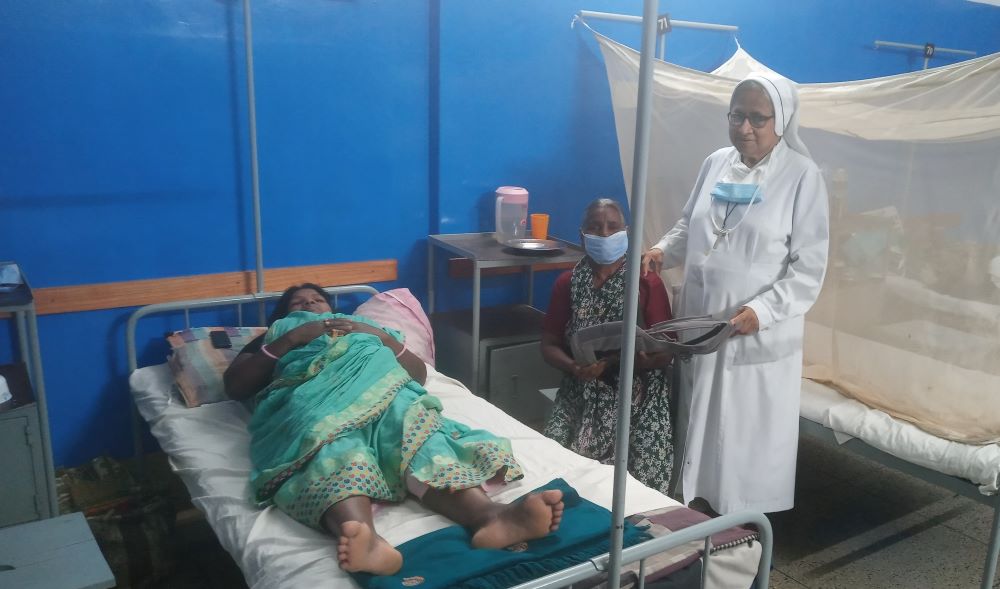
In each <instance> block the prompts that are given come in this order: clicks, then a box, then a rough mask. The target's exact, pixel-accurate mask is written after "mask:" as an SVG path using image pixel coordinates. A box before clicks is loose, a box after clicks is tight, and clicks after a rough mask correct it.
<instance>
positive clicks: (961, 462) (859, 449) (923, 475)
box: [799, 379, 1000, 589]
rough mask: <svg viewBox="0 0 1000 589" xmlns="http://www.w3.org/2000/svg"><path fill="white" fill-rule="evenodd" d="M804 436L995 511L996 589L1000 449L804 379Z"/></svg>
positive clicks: (991, 549) (985, 584)
mask: <svg viewBox="0 0 1000 589" xmlns="http://www.w3.org/2000/svg"><path fill="white" fill-rule="evenodd" d="M800 415H801V417H800V419H799V431H800V433H801V434H803V435H807V436H810V437H812V438H814V439H817V440H820V441H823V442H826V443H828V444H833V445H838V446H839V447H841V448H845V449H848V450H851V451H854V452H856V453H858V454H860V455H862V456H864V457H866V458H869V459H871V460H874V461H876V462H879V463H881V464H884V465H886V466H888V467H889V468H892V469H895V470H899V471H901V472H905V473H907V474H910V475H913V476H915V477H917V478H920V479H923V480H925V481H927V482H929V483H933V484H936V485H939V486H941V487H943V488H945V489H948V490H950V491H953V492H955V493H958V494H960V495H963V496H965V497H969V498H971V499H973V500H975V501H978V502H980V503H983V504H985V505H988V506H990V507H992V508H993V527H992V531H991V533H990V539H989V543H988V545H987V551H986V563H985V566H984V569H983V577H982V583H981V585H980V587H981V589H990V588H991V587H993V579H994V576H995V574H996V567H997V555H998V553H1000V493H998V492H997V486H998V482H1000V445H997V444H991V445H986V446H972V445H969V444H961V443H958V442H952V441H949V440H945V439H942V438H939V437H937V436H934V435H931V434H929V433H926V432H925V431H923V430H921V429H919V428H917V427H916V426H913V425H911V424H909V423H906V422H904V421H902V420H899V419H895V418H893V417H891V416H889V415H887V414H886V413H884V412H882V411H879V410H877V409H872V408H870V407H867V406H866V405H864V404H862V403H860V402H858V401H855V400H853V399H849V398H847V397H845V396H844V395H842V394H840V393H839V392H837V391H836V390H834V389H833V388H831V387H828V386H825V385H823V384H820V383H817V382H814V381H811V380H808V379H803V380H802V404H801V409H800Z"/></svg>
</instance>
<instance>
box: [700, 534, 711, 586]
mask: <svg viewBox="0 0 1000 589" xmlns="http://www.w3.org/2000/svg"><path fill="white" fill-rule="evenodd" d="M703 550H704V552H703V554H702V557H701V586H702V587H708V567H709V565H710V564H711V558H712V537H711V536H706V537H705V545H704V547H703Z"/></svg>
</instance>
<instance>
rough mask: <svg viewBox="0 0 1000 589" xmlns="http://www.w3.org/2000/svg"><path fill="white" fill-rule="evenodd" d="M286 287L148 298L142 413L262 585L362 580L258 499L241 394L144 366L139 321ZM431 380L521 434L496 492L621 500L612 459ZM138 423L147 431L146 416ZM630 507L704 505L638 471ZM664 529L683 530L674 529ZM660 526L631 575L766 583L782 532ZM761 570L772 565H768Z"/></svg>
mask: <svg viewBox="0 0 1000 589" xmlns="http://www.w3.org/2000/svg"><path fill="white" fill-rule="evenodd" d="M327 291H328V292H329V293H330V294H331V295H332V296H333V297H339V296H344V295H351V296H358V295H359V293H360V294H361V295H362V296H367V295H373V294H375V293H377V291H376V290H375V289H374V288H372V287H370V286H363V285H359V286H347V287H333V288H328V289H327ZM278 296H280V293H265V294H256V295H245V296H236V297H225V298H219V299H202V300H193V301H182V302H177V303H165V304H156V305H148V306H146V307H142V308H140V309H138V310H136V311H135V312H134V313H133V314H132V315H131V316H130V318H129V320H128V325H127V328H126V344H127V352H128V361H129V370H130V376H129V385H130V389H131V393H132V398H133V400H134V405H135V409H136V411H137V413H138V414H139V415H141V417H142V418H143V419H144V420H145V421H146V422H147V423H148V424H149V427H150V430H151V432H152V434H153V436H154V437H155V438H156V439H157V441H158V442H159V444H160V447H161V448H162V449H163V451H164V452H165V453H166V454H167V455H168V457H169V463H170V465H171V467H172V469H173V470H174V472H176V473H177V474H178V476H179V477H180V478H181V480H182V481H183V482H184V484H185V485H186V487H187V489H188V491H189V492H190V495H191V498H192V502H193V504H194V505H195V506H196V507H197V508H198V509H199V510H200V511H201V512H202V513H203V514H204V515H205V518H206V520H207V521H208V523H209V525H210V526H211V527H212V529H213V530H214V532H215V534H216V535H217V536H218V539H219V542H220V543H221V545H222V546H223V547H224V548H225V549H226V550H227V551H228V552H229V553H230V554H231V555H232V557H233V559H234V560H235V562H236V563H237V564H238V566H239V567H240V568H241V570H242V572H243V574H244V577H245V578H246V581H247V584H248V585H249V586H250V587H251V588H253V589H268V588H277V587H316V586H354V582H353V580H351V578H350V577H349V576H348V575H347V574H346V573H344V572H343V571H341V570H340V569H339V567H338V566H337V559H336V550H335V543H334V542H333V540H332V538H331V537H330V536H328V535H325V534H322V533H320V532H318V531H315V530H312V529H308V528H306V527H305V526H302V525H301V524H299V523H297V522H295V521H293V520H292V519H291V518H289V517H287V516H286V515H285V514H284V513H282V512H280V511H278V510H277V509H275V508H273V507H268V508H265V509H257V508H255V507H253V506H252V505H251V503H250V501H249V500H248V496H249V485H248V477H249V473H250V468H251V464H250V458H249V434H248V432H247V429H246V426H247V423H248V421H249V418H250V411H249V410H248V409H247V407H246V406H245V405H243V404H242V403H239V402H236V401H222V402H218V403H213V404H206V405H202V406H199V407H194V408H189V407H188V406H186V405H185V403H184V402H183V400H182V399H181V398H180V396H179V394H178V391H177V388H176V386H175V382H174V377H173V374H172V372H171V369H170V367H169V366H168V365H167V364H166V363H162V362H159V363H153V364H151V365H145V366H142V367H140V366H139V361H138V355H139V354H138V351H137V347H136V345H137V342H136V331H137V325H138V323H139V320H140V319H143V318H146V317H148V316H150V315H161V314H171V317H172V319H170V320H173V321H177V320H178V319H177V316H178V315H179V314H180V313H183V316H184V318H185V323H188V322H189V321H190V317H191V314H192V313H194V312H201V311H204V310H216V311H218V310H219V309H220V308H235V309H236V310H237V313H236V316H237V322H238V323H240V324H242V323H243V321H242V317H243V312H242V309H243V306H244V305H251V306H256V305H262V304H263V303H264V302H266V301H268V300H273V299H275V298H277V297H278ZM161 319H163V318H162V317H161ZM186 326H187V325H186ZM145 331H146V332H148V331H149V329H148V328H147V329H146V330H145ZM157 344H160V342H145V343H144V347H143V355H144V356H145V357H147V358H151V357H154V356H156V354H153V353H151V352H150V348H151V347H155V346H156V345H157ZM160 345H162V344H160ZM164 351H165V349H164ZM426 388H427V389H428V391H429V392H430V393H431V394H433V395H435V396H437V397H439V398H440V399H441V400H442V402H443V404H444V407H445V410H444V414H445V415H446V416H448V417H450V418H453V419H456V420H458V421H461V422H464V423H467V424H468V425H470V426H472V427H481V428H484V429H489V430H490V431H492V432H493V433H495V434H497V435H500V436H504V437H507V438H509V439H510V440H511V444H512V447H513V449H514V453H515V455H516V457H517V459H518V460H519V461H520V462H521V464H522V466H523V467H524V471H525V473H526V474H525V477H524V478H523V479H522V480H520V481H516V482H514V483H511V484H509V485H507V486H505V487H502V488H501V489H498V490H496V491H491V496H492V497H493V499H495V500H497V501H499V502H503V503H506V502H510V501H513V500H514V499H516V498H517V497H519V496H521V495H523V494H525V493H527V492H528V491H530V490H532V489H534V488H537V487H539V486H541V485H543V484H545V483H547V482H549V481H550V480H552V479H555V478H562V479H564V480H565V481H567V482H568V483H569V484H570V485H571V486H573V487H574V488H575V489H576V490H577V491H578V492H579V493H580V495H581V497H583V498H584V499H588V500H590V501H592V502H594V503H596V504H598V505H601V506H603V507H605V508H609V509H610V506H611V503H612V495H613V476H614V469H613V467H611V466H608V465H603V464H600V463H598V462H596V461H593V460H590V459H587V458H583V457H581V456H579V455H576V454H574V453H572V452H570V451H569V450H566V449H565V448H563V447H562V446H560V445H559V444H557V443H555V442H554V441H552V440H549V439H547V438H545V437H544V436H542V435H540V434H538V433H537V432H535V431H534V430H532V429H530V428H528V427H526V426H524V425H523V424H521V423H520V422H518V421H516V420H515V419H513V418H511V417H510V416H508V415H507V414H505V413H504V412H502V411H501V410H499V409H498V408H496V407H494V406H492V405H490V404H489V403H487V402H486V401H485V400H484V399H482V398H480V397H477V396H476V395H474V394H473V393H472V392H471V391H469V390H468V389H467V388H465V387H464V385H462V384H461V383H460V382H458V381H456V380H454V379H452V378H449V377H448V376H446V375H444V374H441V373H439V372H437V371H436V370H434V369H433V367H431V366H428V378H427V384H426ZM136 431H137V432H139V431H141V430H140V428H139V427H138V425H137V430H136ZM136 440H137V452H141V438H140V437H138V434H137V438H136ZM625 506H626V511H625V513H628V514H636V515H635V516H634V519H635V520H636V521H641V522H642V523H650V522H657V521H659V522H661V523H663V522H666V519H664V518H667V519H669V518H670V517H672V516H679V517H680V519H684V516H685V515H686V516H691V515H699V514H696V513H695V512H692V511H691V510H689V509H688V508H686V507H683V506H681V505H680V504H679V503H677V502H676V501H674V500H672V499H670V498H669V497H667V496H665V495H662V494H660V493H659V492H657V491H654V490H653V489H650V488H648V487H645V486H644V485H642V484H641V483H639V482H638V481H637V480H635V479H633V478H632V477H631V476H629V477H628V481H627V493H626V498H625ZM374 518H375V526H376V528H377V529H378V531H379V532H380V533H381V534H382V535H383V536H384V537H385V538H386V539H387V540H388V541H389V542H390V543H392V544H394V545H398V544H400V543H403V542H406V541H408V540H410V539H413V538H416V537H418V536H421V535H423V534H427V533H430V532H432V531H435V530H438V529H441V528H444V527H446V526H448V525H449V524H450V522H449V521H448V520H446V519H444V518H443V517H441V516H439V515H436V514H433V513H432V512H430V511H428V510H426V509H424V508H423V507H422V506H421V505H420V504H418V503H417V502H415V501H413V500H407V501H405V502H403V503H401V504H397V505H391V506H379V507H377V508H376V509H375V513H374ZM675 519H676V518H675ZM688 519H689V520H690V517H688ZM609 523H610V517H609ZM740 523H753V524H756V525H757V527H758V529H759V536H758V535H755V534H749V535H746V534H744V535H743V537H742V538H741V539H739V540H738V541H735V542H730V543H729V544H732V545H728V544H726V545H717V544H719V542H720V540H719V539H720V537H721V536H720V534H719V533H720V532H723V531H724V530H727V529H728V531H729V532H730V533H732V526H735V525H737V524H740ZM682 528H683V529H682ZM665 529H667V530H674V531H672V532H670V533H667V532H665V531H664V530H665ZM650 530H651V532H653V533H652V535H653V536H654V537H653V539H651V540H647V541H645V542H643V543H640V544H637V545H635V546H632V547H629V548H626V549H624V550H623V551H622V560H621V562H622V563H624V564H628V563H632V564H629V567H628V568H627V569H623V571H625V572H623V575H622V578H628V579H632V580H635V581H638V579H640V578H645V579H646V580H653V579H655V578H656V577H662V576H664V575H667V574H669V575H670V576H669V577H668V579H675V578H681V577H684V578H687V579H694V581H695V586H697V585H701V586H705V587H749V586H751V584H752V583H753V582H754V579H755V577H757V578H758V582H760V581H762V580H763V581H764V583H766V578H767V574H766V572H767V571H768V569H769V567H770V559H771V554H770V552H771V538H770V526H769V524H768V522H767V520H766V518H764V517H763V515H762V514H748V513H743V514H732V515H729V516H723V517H721V518H716V519H714V520H709V521H705V522H701V523H697V524H695V525H691V526H689V527H686V528H684V526H683V525H678V526H674V525H672V524H666V523H664V525H661V526H657V525H652V526H651V527H650ZM657 530H659V532H657ZM677 530H679V531H677ZM658 534H662V535H658ZM608 561H609V558H608V556H607V555H605V556H603V557H597V558H593V559H591V560H589V561H587V562H583V563H580V564H578V565H576V566H573V567H570V568H568V569H565V570H563V571H559V572H557V573H553V574H550V575H548V576H546V577H543V578H541V579H537V580H534V581H530V582H528V583H525V584H524V585H522V586H521V587H523V588H525V589H527V588H529V587H560V586H567V585H569V584H571V583H576V582H580V581H585V580H590V585H593V584H594V583H595V579H596V580H597V581H596V582H598V583H599V582H602V581H601V573H602V572H605V579H606V570H607V564H608ZM759 572H763V574H759V575H758V573H759ZM682 573H683V574H682ZM671 586H678V587H679V586H689V585H685V584H674V585H671Z"/></svg>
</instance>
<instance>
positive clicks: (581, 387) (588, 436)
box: [545, 258, 674, 494]
mask: <svg viewBox="0 0 1000 589" xmlns="http://www.w3.org/2000/svg"><path fill="white" fill-rule="evenodd" d="M625 268H626V264H622V266H621V267H620V268H619V269H618V270H617V271H616V272H615V273H614V274H612V275H611V276H610V277H609V278H608V279H607V281H605V283H604V284H602V285H601V286H600V287H599V288H595V287H594V272H593V269H592V268H591V266H590V263H589V262H588V259H587V258H584V259H583V260H581V261H580V263H578V264H577V265H576V267H575V268H574V269H573V273H572V276H571V278H570V309H571V314H570V319H569V321H568V323H567V324H566V329H565V340H564V341H569V338H570V337H571V336H572V335H573V334H574V333H576V332H577V331H579V330H580V329H583V328H585V327H590V326H592V325H599V324H601V323H607V322H608V321H621V319H622V317H623V316H624V301H625ZM640 314H641V309H640ZM639 323H640V325H643V326H645V325H644V322H643V320H642V318H641V317H640V320H639ZM617 395H618V365H617V364H613V365H611V366H610V367H609V369H608V370H607V371H606V372H605V373H604V375H602V376H601V378H598V379H596V380H592V381H589V382H581V381H579V380H577V379H576V378H574V377H573V376H572V375H570V374H567V375H565V376H563V379H562V383H561V384H560V387H559V392H558V393H557V395H556V400H555V405H554V407H553V409H552V415H551V416H550V417H549V420H548V422H547V423H546V425H545V435H546V436H548V437H550V438H552V439H554V440H556V441H557V442H559V443H560V444H562V445H563V446H565V447H567V448H569V449H570V450H573V451H574V452H576V453H577V454H580V455H583V456H587V457H589V458H593V459H595V460H598V461H600V462H603V463H605V464H610V463H612V462H613V461H614V451H615V430H616V426H617V421H618V418H617V417H618V408H617ZM673 456H674V448H673V429H672V427H671V424H670V374H669V368H667V369H657V370H648V371H641V372H639V371H636V373H635V374H633V381H632V421H631V430H630V437H629V457H628V462H629V464H628V470H629V472H630V473H632V475H633V476H635V477H636V478H637V479H639V480H640V481H642V483H644V484H645V485H646V486H648V487H652V488H653V489H656V490H658V491H660V492H661V493H664V494H666V493H667V491H668V487H669V486H670V477H671V473H672V471H673Z"/></svg>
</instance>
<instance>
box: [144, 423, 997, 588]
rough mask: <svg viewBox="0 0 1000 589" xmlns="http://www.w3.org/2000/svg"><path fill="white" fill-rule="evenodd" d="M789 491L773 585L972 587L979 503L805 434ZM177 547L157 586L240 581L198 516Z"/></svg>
mask: <svg viewBox="0 0 1000 589" xmlns="http://www.w3.org/2000/svg"><path fill="white" fill-rule="evenodd" d="M796 493H797V495H798V496H797V497H796V507H795V509H793V510H791V511H788V512H784V513H779V514H774V515H773V516H772V517H771V521H772V523H773V525H774V531H775V557H774V570H773V571H772V573H771V587H772V588H775V589H802V588H805V587H808V588H810V589H841V588H843V589H858V588H873V589H894V588H900V589H902V588H905V589H915V588H916V589H966V588H968V589H974V588H978V587H979V582H980V578H981V575H982V571H983V560H984V557H985V553H986V542H987V540H988V538H989V529H990V524H991V523H992V512H991V511H990V510H989V508H987V507H986V506H985V505H982V504H980V503H977V502H975V501H972V500H971V499H967V498H965V497H961V496H956V495H955V494H953V493H951V492H949V491H947V490H944V489H941V488H940V487H937V486H934V485H931V484H928V483H925V482H923V481H921V480H919V479H916V478H914V477H911V476H909V475H906V474H902V473H899V472H896V471H893V470H890V469H888V468H885V467H883V466H880V465H878V464H876V463H874V462H871V461H869V460H866V459H864V458H861V457H859V456H857V455H855V454H852V453H851V452H849V451H845V450H841V449H837V448H831V447H829V446H825V445H823V444H820V443H818V442H814V441H812V440H810V439H808V438H803V439H802V440H801V442H800V448H799V469H798V484H797V489H796ZM177 548H178V557H179V558H178V567H177V569H176V571H175V573H174V575H173V576H171V577H170V578H169V579H167V580H166V581H165V582H163V583H162V584H160V585H159V586H158V587H160V588H163V589H180V588H199V589H200V588H205V589H208V588H211V589H242V588H245V587H246V585H245V583H244V581H243V578H242V576H241V574H240V572H239V569H238V568H236V565H235V564H234V563H233V561H232V559H231V558H230V557H229V555H228V554H227V553H226V552H225V550H223V549H222V548H221V547H220V546H219V544H218V542H217V541H216V540H215V537H214V536H213V535H212V533H211V531H210V530H209V528H208V524H206V523H205V522H204V520H201V519H200V518H197V517H195V518H191V519H190V521H188V522H186V523H185V522H182V523H181V524H180V525H178V527H177ZM994 587H996V588H1000V580H998V581H997V582H996V583H995V584H994Z"/></svg>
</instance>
